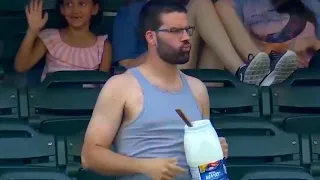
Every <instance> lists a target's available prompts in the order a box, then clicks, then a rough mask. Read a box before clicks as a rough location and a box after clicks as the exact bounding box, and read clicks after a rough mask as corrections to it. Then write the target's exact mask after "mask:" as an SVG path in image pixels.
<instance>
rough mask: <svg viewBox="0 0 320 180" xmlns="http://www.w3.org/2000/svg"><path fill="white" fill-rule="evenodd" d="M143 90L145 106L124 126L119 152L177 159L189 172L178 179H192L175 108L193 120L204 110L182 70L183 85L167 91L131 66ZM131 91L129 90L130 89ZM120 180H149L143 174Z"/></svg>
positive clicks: (118, 145)
mask: <svg viewBox="0 0 320 180" xmlns="http://www.w3.org/2000/svg"><path fill="white" fill-rule="evenodd" d="M129 72H130V73H131V74H132V75H133V76H134V77H135V78H136V79H137V81H138V82H139V84H140V86H141V88H142V91H143V95H144V96H143V102H144V103H143V108H142V111H141V112H140V114H139V116H138V118H137V119H136V120H134V121H133V122H132V123H131V124H129V125H128V126H125V127H122V128H121V129H120V130H119V132H118V134H117V137H116V139H115V142H114V145H115V148H116V152H118V153H120V154H123V155H125V156H129V157H134V158H174V157H175V158H177V159H178V165H179V166H181V167H183V168H185V169H186V172H187V173H186V174H184V175H182V176H180V177H177V178H176V179H175V180H190V179H191V177H190V174H189V173H188V172H189V167H188V165H187V161H186V157H185V153H184V147H183V139H184V125H185V124H184V122H183V121H182V120H181V119H180V117H179V116H178V115H177V114H176V112H175V109H182V110H183V112H184V113H185V114H186V115H187V117H189V118H190V119H191V120H200V119H202V115H201V111H200V109H199V107H198V104H197V101H196V99H195V97H194V96H193V94H192V92H191V90H190V88H189V85H188V83H187V80H186V75H184V74H183V73H182V72H180V77H181V79H182V82H183V87H182V88H181V89H180V90H179V91H177V92H166V91H164V90H161V89H159V88H157V87H156V86H153V85H152V84H150V82H148V80H147V79H146V78H145V77H144V76H143V75H142V74H141V73H140V71H139V70H138V69H137V68H132V69H129ZM128 93H130V92H128ZM118 180H150V178H148V177H146V176H145V175H142V174H136V175H130V176H123V177H119V178H118Z"/></svg>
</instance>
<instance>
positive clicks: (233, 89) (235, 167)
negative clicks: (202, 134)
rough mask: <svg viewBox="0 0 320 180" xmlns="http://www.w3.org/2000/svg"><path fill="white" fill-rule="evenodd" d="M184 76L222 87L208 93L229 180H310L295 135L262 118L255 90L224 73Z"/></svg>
mask: <svg viewBox="0 0 320 180" xmlns="http://www.w3.org/2000/svg"><path fill="white" fill-rule="evenodd" d="M183 72H184V73H185V74H188V75H190V76H194V77H197V78H198V79H200V80H202V81H203V82H204V83H211V82H222V83H224V87H208V88H207V89H208V93H209V98H210V109H211V121H212V124H213V125H214V127H215V128H216V130H217V132H218V135H219V136H222V137H226V139H227V141H228V144H229V157H228V159H227V160H226V162H227V168H228V172H229V175H230V179H243V180H247V179H248V180H249V179H250V180H251V179H263V180H268V179H270V180H271V179H290V178H291V177H294V176H295V173H297V172H298V173H299V176H297V177H303V178H302V179H310V177H311V176H310V174H309V173H308V172H307V170H306V169H304V167H302V166H300V154H299V149H300V142H299V138H298V135H297V134H294V133H288V132H285V131H283V130H282V129H281V128H279V127H277V126H275V125H274V124H273V123H272V122H271V121H270V120H269V119H268V118H266V117H261V113H260V103H261V102H260V93H259V88H258V87H257V86H254V85H248V84H244V83H242V82H240V81H239V80H238V79H236V78H235V77H234V76H233V75H232V74H230V73H228V72H227V71H221V70H208V69H205V70H183ZM279 170H281V172H282V173H279ZM258 172H259V173H258ZM265 174H268V176H266V175H265ZM297 179H298V178H297Z"/></svg>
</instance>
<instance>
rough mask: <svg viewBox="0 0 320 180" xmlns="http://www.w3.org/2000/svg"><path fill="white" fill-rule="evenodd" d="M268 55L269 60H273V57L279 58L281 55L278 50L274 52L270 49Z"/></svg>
mask: <svg viewBox="0 0 320 180" xmlns="http://www.w3.org/2000/svg"><path fill="white" fill-rule="evenodd" d="M269 56H270V60H274V59H278V58H280V57H281V54H280V53H278V52H276V51H274V50H272V51H271V52H270V54H269Z"/></svg>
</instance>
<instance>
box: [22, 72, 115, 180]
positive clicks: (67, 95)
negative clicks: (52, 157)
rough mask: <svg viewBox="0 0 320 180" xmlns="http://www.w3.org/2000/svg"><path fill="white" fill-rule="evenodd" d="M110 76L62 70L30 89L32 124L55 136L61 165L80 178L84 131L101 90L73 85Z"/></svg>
mask: <svg viewBox="0 0 320 180" xmlns="http://www.w3.org/2000/svg"><path fill="white" fill-rule="evenodd" d="M109 78H110V74H109V73H105V72H100V71H65V72H63V71H61V72H56V73H52V74H49V75H48V76H47V77H46V79H45V80H44V81H43V83H42V85H41V86H38V87H32V88H29V89H28V97H29V101H28V105H29V112H30V114H29V116H28V117H29V118H28V122H29V124H30V125H32V126H33V127H34V128H36V129H39V131H40V132H42V133H44V134H51V135H54V136H55V138H56V141H57V147H56V148H57V159H58V160H59V163H58V164H59V166H66V173H67V174H68V175H70V176H72V177H77V179H79V178H80V177H82V176H79V173H80V170H81V157H80V156H81V148H82V144H83V138H84V133H85V130H86V128H87V125H88V123H89V121H90V118H91V114H92V111H93V109H94V106H95V103H96V100H97V97H98V95H99V93H100V90H101V89H100V88H82V87H79V86H70V84H71V85H83V84H87V83H89V84H104V83H105V82H106V81H107V80H108V79H109ZM85 172H87V171H84V172H82V173H84V174H86V173H85ZM87 173H89V172H87ZM90 174H92V173H90ZM97 176H98V175H97ZM101 177H103V176H101ZM103 178H106V177H103Z"/></svg>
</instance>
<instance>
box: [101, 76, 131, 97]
mask: <svg viewBox="0 0 320 180" xmlns="http://www.w3.org/2000/svg"><path fill="white" fill-rule="evenodd" d="M136 84H137V81H136V79H135V78H134V77H133V75H132V74H131V73H130V72H128V71H126V72H125V73H123V74H119V75H114V76H112V77H111V78H110V79H109V80H108V81H107V82H106V83H105V85H104V86H103V89H102V92H110V91H111V92H113V93H116V94H118V93H125V92H127V91H128V90H129V89H131V88H133V87H135V86H136Z"/></svg>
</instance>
